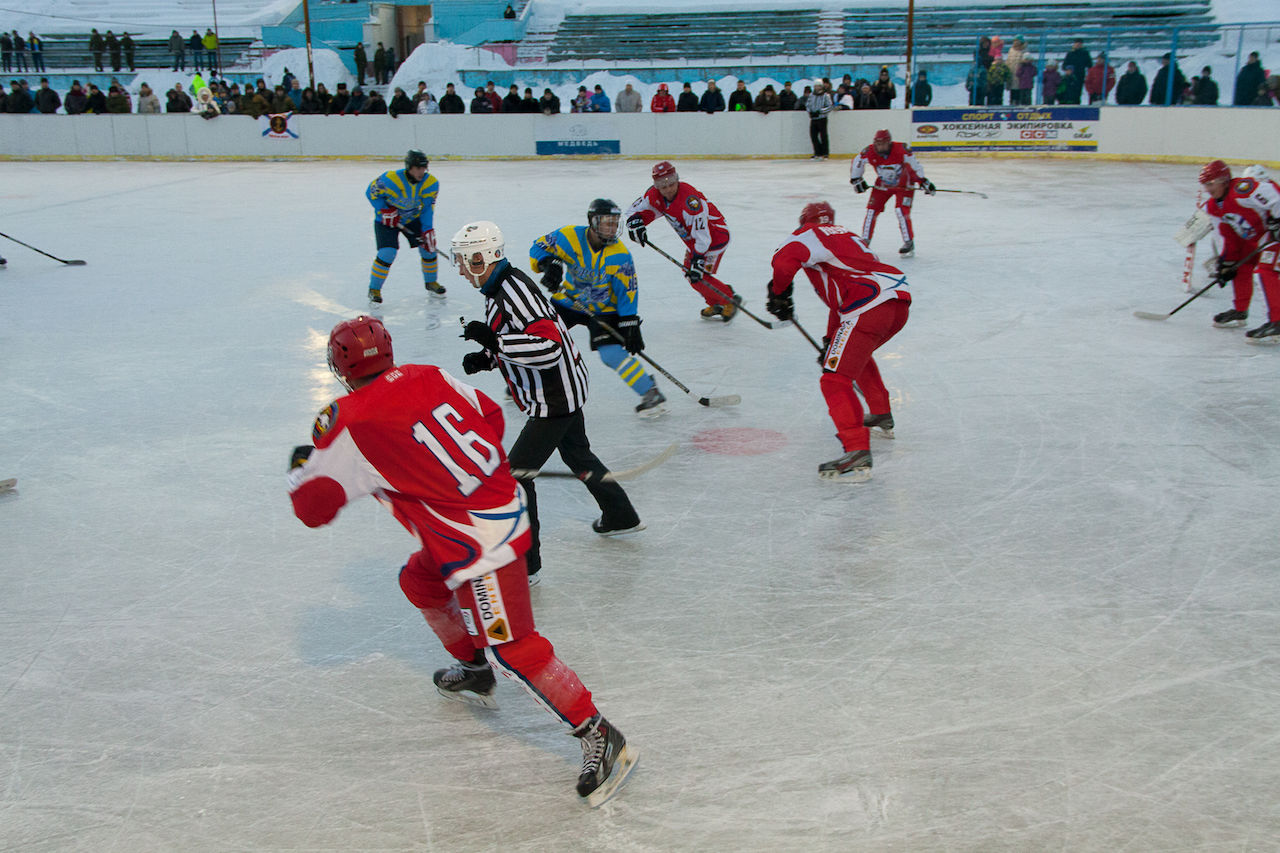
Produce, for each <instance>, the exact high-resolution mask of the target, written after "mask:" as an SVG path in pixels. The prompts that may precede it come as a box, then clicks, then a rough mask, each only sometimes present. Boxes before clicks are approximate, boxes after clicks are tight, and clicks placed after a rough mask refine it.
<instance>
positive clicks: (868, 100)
mask: <svg viewBox="0 0 1280 853" xmlns="http://www.w3.org/2000/svg"><path fill="white" fill-rule="evenodd" d="M854 86H855V87H856V90H855V91H854V93H853V108H854V109H855V110H878V109H880V106H879V104H878V103H877V101H876V95H875V92H872V91H871V83H869V82H868V81H866V80H859V81H857V82H856V83H855V84H854Z"/></svg>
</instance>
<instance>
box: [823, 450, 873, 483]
mask: <svg viewBox="0 0 1280 853" xmlns="http://www.w3.org/2000/svg"><path fill="white" fill-rule="evenodd" d="M818 476H819V477H821V478H822V479H824V480H839V481H840V482H842V483H865V482H866V481H867V480H870V479H871V451H870V450H850V451H849V452H848V453H846V454H845V455H844V456H841V457H840V458H839V459H832V460H831V461H830V462H823V463H822V464H821V465H819V466H818Z"/></svg>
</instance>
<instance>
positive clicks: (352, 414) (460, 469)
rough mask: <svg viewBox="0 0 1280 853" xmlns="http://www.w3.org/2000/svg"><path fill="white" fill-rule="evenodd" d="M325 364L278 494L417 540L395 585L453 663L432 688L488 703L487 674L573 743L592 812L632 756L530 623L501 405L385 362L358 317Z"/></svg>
mask: <svg viewBox="0 0 1280 853" xmlns="http://www.w3.org/2000/svg"><path fill="white" fill-rule="evenodd" d="M329 366H330V368H331V369H332V370H333V372H334V373H335V374H336V375H337V376H338V378H339V380H340V381H341V382H342V384H343V385H344V386H346V387H347V389H348V390H349V391H350V392H351V393H349V394H347V395H346V396H344V397H340V398H339V399H338V400H336V401H335V402H333V403H332V404H330V405H329V406H328V407H327V408H326V409H325V410H324V411H322V412H321V413H320V416H319V417H318V418H317V419H316V422H315V427H314V429H313V430H312V439H313V441H314V442H315V444H314V446H313V445H302V446H300V447H297V448H295V449H294V452H293V456H292V458H291V459H290V472H289V495H290V498H291V499H292V501H293V509H294V513H295V514H296V515H297V516H298V518H299V519H301V520H302V522H303V523H304V524H306V525H307V526H308V527H319V526H320V525H323V524H328V523H329V522H331V521H333V519H334V518H335V517H336V516H337V514H338V512H339V511H340V510H341V509H342V508H343V507H344V506H346V505H347V504H348V503H350V502H351V501H354V500H356V499H357V498H359V497H362V496H364V495H373V497H374V498H376V499H377V500H378V501H379V502H380V503H382V504H384V505H385V506H387V508H388V509H390V510H391V514H392V515H394V516H395V518H396V520H398V521H399V522H400V523H401V524H403V525H404V526H405V528H406V529H408V531H409V532H410V533H411V534H413V535H414V536H415V537H416V538H417V539H418V542H419V544H420V545H421V550H419V551H418V552H417V553H415V554H414V555H413V556H411V557H410V558H409V561H408V562H407V563H406V564H405V566H404V567H403V568H402V569H401V570H400V588H401V589H402V590H403V591H404V594H405V596H406V597H407V598H408V599H409V601H410V602H411V603H412V604H413V605H414V606H415V607H417V608H418V609H419V610H420V611H421V612H422V615H423V616H424V617H425V618H426V622H427V625H429V626H430V627H431V630H432V631H434V632H435V634H436V636H437V637H439V639H440V642H441V644H443V645H444V647H445V649H446V650H447V651H448V652H449V654H451V655H452V656H453V657H454V658H455V659H456V662H455V663H454V664H453V665H452V666H450V667H449V668H447V669H441V670H438V671H437V672H436V673H435V675H434V678H433V680H434V681H435V684H436V689H437V690H439V692H440V694H441V695H442V696H445V697H447V698H450V699H454V700H457V701H461V702H467V703H469V704H473V705H480V706H483V707H487V708H496V707H497V704H496V702H495V701H494V699H493V693H494V686H495V680H494V675H493V669H494V668H495V667H496V668H497V669H498V670H499V671H500V672H502V674H503V675H505V676H507V677H508V678H511V679H513V680H515V681H517V682H519V683H520V684H521V685H522V686H523V687H524V688H525V689H526V690H528V691H529V693H530V694H531V695H532V696H533V697H534V698H535V699H536V700H537V701H538V703H539V704H541V705H543V706H544V707H545V708H546V709H547V710H549V711H550V712H551V713H553V714H555V715H556V716H557V717H559V718H560V719H561V720H562V721H563V722H564V723H565V724H566V725H568V726H569V727H570V728H572V730H573V734H574V735H575V736H576V737H578V738H580V739H581V741H582V751H583V765H582V773H581V775H580V776H579V779H578V794H579V795H580V796H582V797H585V798H587V801H588V802H589V803H590V804H591V805H593V806H594V805H599V804H600V803H601V802H603V801H604V800H605V799H608V797H609V796H611V795H612V794H613V792H614V791H616V789H617V787H618V786H619V785H620V784H621V783H622V780H623V779H625V777H626V775H627V773H629V772H630V770H631V768H632V766H633V765H634V763H635V760H636V753H635V751H634V750H633V749H630V748H628V747H627V744H626V740H625V738H623V736H622V733H621V732H619V731H618V730H617V729H616V728H614V727H613V725H612V724H610V723H609V722H608V721H607V720H606V719H605V718H604V717H603V716H601V715H600V713H599V711H598V710H597V709H596V706H595V704H594V702H592V699H591V693H590V691H588V690H587V688H586V687H584V686H583V684H582V682H581V681H580V680H579V679H578V676H577V675H576V674H575V673H574V671H573V670H572V669H570V668H569V667H568V666H566V665H565V664H564V663H563V662H562V661H561V660H560V659H559V658H558V657H556V653H555V649H554V648H552V646H551V643H550V642H548V641H547V640H546V638H544V637H543V636H542V635H541V634H540V633H538V629H537V627H536V626H535V625H534V621H533V611H532V609H531V607H530V604H529V582H528V579H527V578H526V575H525V558H524V553H525V550H526V549H527V548H528V547H529V522H528V518H527V516H526V513H525V502H524V495H523V493H522V491H521V489H520V487H519V486H518V485H517V484H516V481H515V480H514V479H513V478H512V476H511V470H510V468H509V467H508V464H507V458H506V455H505V454H504V453H503V450H502V432H503V419H502V410H501V409H500V408H499V407H498V405H497V404H496V403H494V402H493V400H491V399H489V398H488V397H487V396H485V395H484V394H483V393H481V392H480V391H479V390H477V389H475V388H472V387H471V386H469V385H466V384H463V383H462V382H460V381H458V380H457V379H455V378H454V377H452V376H450V375H449V374H448V373H446V372H444V371H443V370H441V369H440V368H438V367H434V366H431V365H421V364H406V365H401V366H399V367H397V366H396V364H395V361H394V358H393V354H392V349H391V336H390V335H389V334H388V333H387V330H386V328H385V327H384V326H383V325H382V322H381V321H380V320H378V319H377V318H374V317H366V316H361V317H357V318H355V319H354V320H346V321H344V322H342V323H339V324H338V325H337V326H335V327H334V328H333V331H332V332H331V333H330V335H329Z"/></svg>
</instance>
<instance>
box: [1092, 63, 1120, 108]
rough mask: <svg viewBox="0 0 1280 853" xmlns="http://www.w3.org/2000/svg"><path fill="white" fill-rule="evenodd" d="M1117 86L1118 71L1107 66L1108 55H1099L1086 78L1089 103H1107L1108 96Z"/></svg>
mask: <svg viewBox="0 0 1280 853" xmlns="http://www.w3.org/2000/svg"><path fill="white" fill-rule="evenodd" d="M1115 85H1116V70H1115V69H1114V68H1112V67H1111V66H1110V65H1107V55H1106V54H1105V53H1099V54H1098V55H1097V56H1096V57H1095V58H1094V61H1093V65H1091V66H1089V73H1088V74H1086V75H1085V77H1084V90H1085V91H1086V92H1088V93H1089V103H1091V104H1097V103H1104V104H1105V103H1106V102H1107V96H1108V95H1110V94H1111V90H1112V89H1114V88H1115Z"/></svg>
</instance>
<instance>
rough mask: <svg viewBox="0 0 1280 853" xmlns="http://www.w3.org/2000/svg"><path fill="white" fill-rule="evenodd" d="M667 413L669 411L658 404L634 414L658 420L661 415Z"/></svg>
mask: <svg viewBox="0 0 1280 853" xmlns="http://www.w3.org/2000/svg"><path fill="white" fill-rule="evenodd" d="M669 411H671V410H670V409H668V408H667V407H666V406H664V405H662V404H661V403H659V404H658V405H656V406H652V407H650V408H648V409H641V410H640V411H638V412H636V414H637V415H639V416H640V417H642V418H660V417H662V416H663V415H665V414H667V413H668V412H669Z"/></svg>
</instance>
